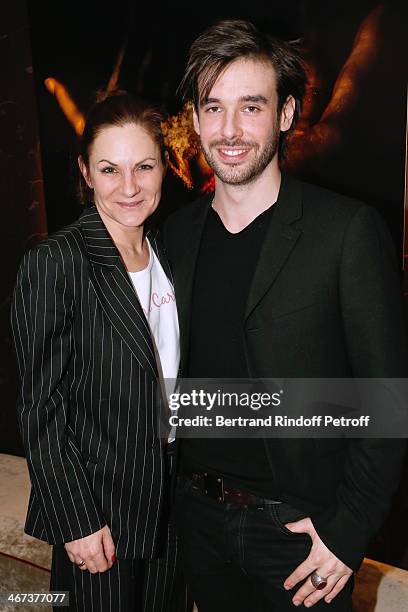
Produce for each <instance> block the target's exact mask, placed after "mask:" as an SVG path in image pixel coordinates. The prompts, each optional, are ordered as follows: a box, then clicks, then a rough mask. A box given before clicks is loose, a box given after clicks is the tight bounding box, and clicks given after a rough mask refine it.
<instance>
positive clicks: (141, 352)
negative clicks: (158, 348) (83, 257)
mask: <svg viewBox="0 0 408 612" xmlns="http://www.w3.org/2000/svg"><path fill="white" fill-rule="evenodd" d="M78 223H79V226H80V229H81V231H82V235H83V237H84V241H85V246H86V250H87V254H88V258H89V261H90V263H91V266H90V279H91V283H92V285H93V287H94V289H95V292H96V294H97V297H98V300H99V302H100V304H101V306H102V309H103V311H104V312H105V314H106V316H107V317H108V319H109V321H110V323H111V325H112V327H113V328H114V329H115V330H116V331H117V332H118V333H119V335H120V336H121V338H122V340H123V342H124V343H125V344H126V345H127V346H128V348H129V349H130V350H131V352H132V353H133V355H134V357H135V358H136V360H137V361H138V362H139V365H140V366H141V367H142V368H143V369H144V370H146V371H148V372H149V373H150V374H151V375H152V376H155V377H157V363H156V356H155V351H154V346H153V339H152V335H151V331H150V327H149V324H148V322H147V319H146V316H145V315H144V313H143V310H142V308H141V306H140V303H139V300H138V298H137V294H136V292H135V289H134V287H133V284H132V281H131V280H130V278H129V275H128V273H127V271H126V270H125V267H124V265H123V263H122V259H121V257H120V254H119V251H118V250H117V248H116V246H115V244H114V242H113V240H112V238H111V237H110V235H109V233H108V231H107V229H106V227H105V225H104V223H103V222H102V219H101V217H100V216H99V213H98V211H97V210H96V207H95V206H92V207H90V208H88V209H86V210H85V211H84V212H83V213H82V215H81V216H80V218H79V219H78ZM151 244H152V246H153V248H155V245H156V248H157V243H155V241H153V243H152V242H151Z"/></svg>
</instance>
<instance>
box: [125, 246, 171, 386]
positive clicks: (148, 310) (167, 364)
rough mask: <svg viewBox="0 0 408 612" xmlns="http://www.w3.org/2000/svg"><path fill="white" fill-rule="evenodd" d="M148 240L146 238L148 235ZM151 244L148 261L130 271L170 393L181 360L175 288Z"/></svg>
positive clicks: (161, 371)
mask: <svg viewBox="0 0 408 612" xmlns="http://www.w3.org/2000/svg"><path fill="white" fill-rule="evenodd" d="M146 240H147V239H146ZM147 244H148V246H149V263H148V265H147V267H146V268H145V269H144V270H140V272H129V273H128V274H129V276H130V279H131V281H132V283H133V286H134V288H135V291H136V293H137V296H138V298H139V302H140V305H141V307H142V309H143V312H144V313H145V315H146V318H147V320H148V322H149V326H150V330H151V332H152V335H153V339H154V345H155V347H154V348H155V351H156V359H157V366H158V370H159V376H160V379H161V381H162V382H164V384H165V391H166V395H167V397H168V396H169V394H170V393H173V391H174V389H175V385H176V379H177V374H178V368H179V362H180V345H179V337H180V334H179V325H178V317H177V308H176V299H175V296H174V289H173V286H172V284H171V282H170V281H169V279H168V278H167V276H166V274H165V272H164V270H163V268H162V266H161V263H160V261H159V260H158V258H157V256H156V253H155V252H154V250H153V249H152V247H151V246H150V243H149V241H148V240H147Z"/></svg>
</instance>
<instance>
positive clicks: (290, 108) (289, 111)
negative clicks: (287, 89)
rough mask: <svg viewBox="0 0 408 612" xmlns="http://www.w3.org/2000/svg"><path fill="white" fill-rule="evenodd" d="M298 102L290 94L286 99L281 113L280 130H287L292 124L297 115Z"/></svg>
mask: <svg viewBox="0 0 408 612" xmlns="http://www.w3.org/2000/svg"><path fill="white" fill-rule="evenodd" d="M295 108H296V102H295V98H294V97H293V96H288V97H287V98H286V100H285V104H284V105H283V107H282V110H281V114H280V130H281V132H287V131H288V130H289V129H290V126H291V125H292V121H293V117H294V115H295Z"/></svg>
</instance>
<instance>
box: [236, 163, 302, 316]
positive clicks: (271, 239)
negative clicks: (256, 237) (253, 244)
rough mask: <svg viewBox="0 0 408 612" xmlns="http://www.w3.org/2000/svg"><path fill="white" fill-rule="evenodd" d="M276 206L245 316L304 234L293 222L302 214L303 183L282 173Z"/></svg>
mask: <svg viewBox="0 0 408 612" xmlns="http://www.w3.org/2000/svg"><path fill="white" fill-rule="evenodd" d="M275 206H277V208H276V211H275V212H274V217H273V219H272V223H271V224H270V226H269V229H268V231H267V234H266V236H265V240H264V243H263V245H262V249H261V253H260V256H259V260H258V263H257V266H256V269H255V274H254V277H253V280H252V284H251V288H250V291H249V295H248V300H247V306H246V310H245V318H247V317H248V316H249V315H250V314H251V312H252V311H253V309H254V308H255V307H256V305H257V304H258V303H259V301H260V300H261V299H262V298H263V296H264V295H265V293H266V292H267V291H268V290H269V288H270V287H271V285H272V284H273V282H274V281H275V279H276V277H277V275H278V274H279V272H280V270H281V269H282V267H283V266H284V264H285V261H286V260H287V258H288V257H289V254H290V252H291V251H292V249H293V248H294V246H295V244H296V242H297V240H298V238H299V236H300V234H301V230H299V229H298V228H296V227H294V226H293V225H292V224H293V223H294V221H296V220H298V219H299V218H301V216H302V200H301V184H300V183H299V182H298V181H296V179H293V178H290V177H289V176H287V175H284V174H282V182H281V186H280V190H279V196H278V200H277V202H276V204H275Z"/></svg>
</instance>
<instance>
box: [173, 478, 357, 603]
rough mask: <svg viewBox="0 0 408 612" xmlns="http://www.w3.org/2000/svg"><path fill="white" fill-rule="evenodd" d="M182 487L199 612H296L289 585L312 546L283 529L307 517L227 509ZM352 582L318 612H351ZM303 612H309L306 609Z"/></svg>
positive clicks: (184, 553)
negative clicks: (286, 524)
mask: <svg viewBox="0 0 408 612" xmlns="http://www.w3.org/2000/svg"><path fill="white" fill-rule="evenodd" d="M192 484H193V483H192V482H191V481H190V480H188V479H185V478H184V477H182V478H181V479H180V482H179V486H178V490H177V496H176V503H175V507H174V518H175V523H176V528H177V531H178V535H179V538H180V546H181V557H182V563H183V566H184V573H185V576H186V579H187V582H188V584H189V587H190V589H191V592H192V596H193V599H194V600H195V602H196V604H197V607H198V609H199V612H241V611H242V612H249V611H251V612H264V611H274V612H286V611H291V612H293V611H294V610H296V609H299V608H296V606H294V605H293V604H292V601H291V600H292V597H293V595H294V593H295V592H296V590H297V589H298V588H299V587H300V586H301V585H300V584H299V585H298V586H297V587H295V588H294V589H293V590H292V591H289V592H288V591H286V590H285V589H284V588H283V582H284V580H285V579H286V578H287V577H288V576H289V574H291V573H292V571H293V570H294V569H295V568H296V567H297V566H298V565H299V564H300V563H301V562H302V561H304V560H305V559H306V557H307V555H308V554H309V551H310V546H311V541H310V537H309V536H308V535H307V534H294V533H292V532H290V531H289V530H288V529H286V528H285V526H284V523H288V522H291V521H296V520H300V519H301V518H304V517H305V516H306V515H305V514H304V513H302V512H300V511H299V510H296V509H295V508H292V507H291V506H289V505H288V504H286V503H281V504H273V503H265V504H260V505H259V506H256V505H255V506H242V505H237V504H224V503H220V502H218V501H215V500H213V499H211V498H208V497H207V496H206V495H205V494H204V493H202V492H201V491H198V490H194V489H193V488H192ZM352 587H353V581H352V579H350V580H349V581H348V583H347V584H346V586H345V587H344V589H343V590H342V591H341V592H340V593H339V594H338V595H337V597H335V598H334V600H333V601H332V603H331V604H326V603H325V602H324V601H323V600H322V601H320V602H319V603H318V604H315V605H314V606H313V608H312V609H313V610H323V609H325V610H327V611H329V610H333V611H336V612H351V609H352V607H351V592H352ZM301 609H303V610H304V609H305V608H304V607H303V606H302V607H301Z"/></svg>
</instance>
